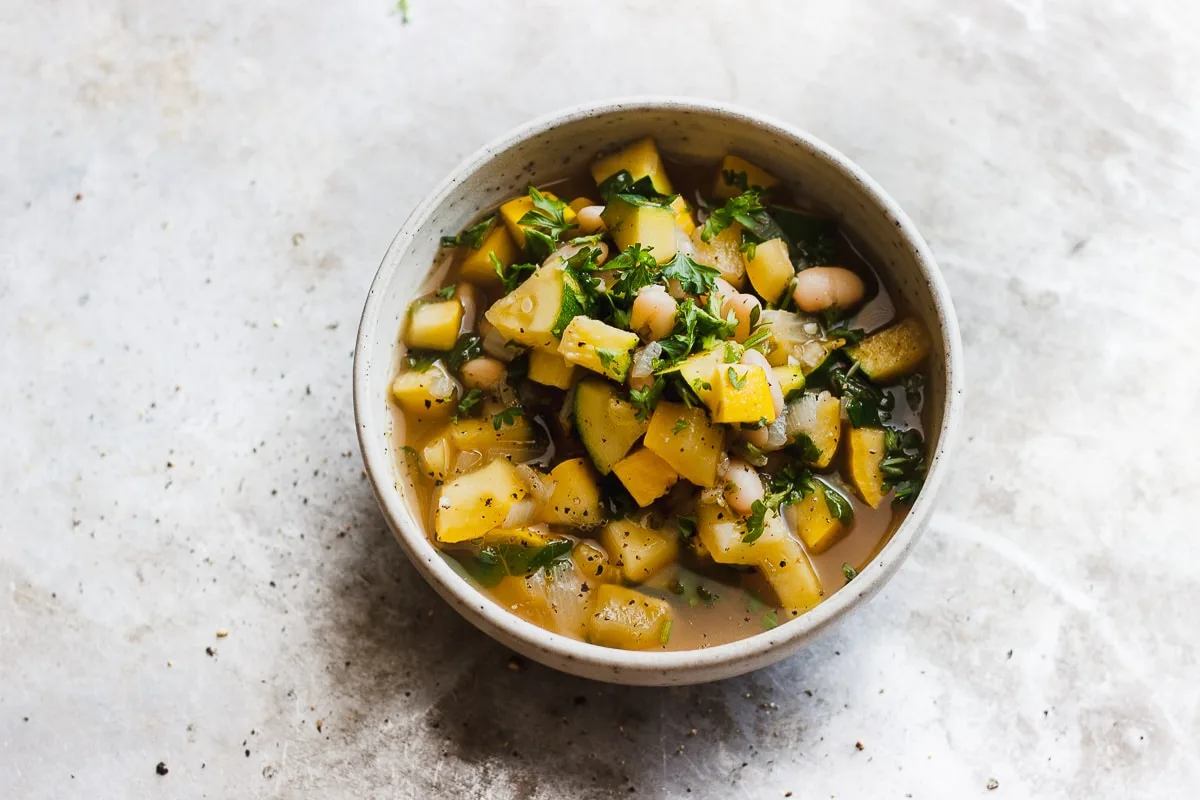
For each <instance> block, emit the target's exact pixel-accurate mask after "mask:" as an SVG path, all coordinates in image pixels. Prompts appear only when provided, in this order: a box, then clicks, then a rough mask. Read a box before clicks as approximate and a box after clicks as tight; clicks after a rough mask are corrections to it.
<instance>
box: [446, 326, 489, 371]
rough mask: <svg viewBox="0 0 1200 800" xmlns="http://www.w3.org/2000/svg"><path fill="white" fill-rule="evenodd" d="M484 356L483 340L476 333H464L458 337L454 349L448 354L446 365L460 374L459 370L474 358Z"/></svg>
mask: <svg viewBox="0 0 1200 800" xmlns="http://www.w3.org/2000/svg"><path fill="white" fill-rule="evenodd" d="M481 355H483V340H482V339H480V338H479V336H477V335H476V334H474V333H464V334H462V335H461V336H459V337H458V341H456V342H455V343H454V347H452V348H451V349H450V352H449V353H447V354H446V364H447V365H449V367H450V369H452V370H454V371H455V372H458V370H459V368H460V367H461V366H462V365H463V364H465V363H467V362H468V361H470V360H471V359H473V358H479V357H480V356H481Z"/></svg>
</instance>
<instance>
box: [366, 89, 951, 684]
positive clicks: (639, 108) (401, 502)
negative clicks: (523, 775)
mask: <svg viewBox="0 0 1200 800" xmlns="http://www.w3.org/2000/svg"><path fill="white" fill-rule="evenodd" d="M646 134H652V135H653V136H654V137H655V138H656V139H657V140H658V143H659V146H660V148H661V149H662V150H664V151H666V152H668V153H671V154H675V155H678V156H683V157H700V158H705V159H710V160H716V159H718V158H719V157H720V156H721V155H723V154H725V153H727V152H733V153H737V154H738V155H741V156H744V157H746V158H748V159H749V160H751V161H753V162H754V163H756V164H760V165H762V166H763V167H764V168H766V169H767V170H769V171H770V172H772V173H774V174H775V175H778V176H779V177H780V178H782V179H783V180H784V181H785V182H786V183H788V184H790V185H792V186H795V187H797V188H798V189H799V190H800V191H801V192H802V193H803V194H805V195H807V196H809V197H812V198H815V199H816V200H817V201H818V202H819V203H820V205H821V206H822V207H824V209H825V210H827V211H829V212H831V213H832V214H834V215H835V216H836V217H837V218H838V221H839V222H840V223H841V224H842V225H843V226H844V227H845V228H846V229H847V230H849V231H851V232H852V235H853V236H854V237H855V238H856V239H858V240H859V241H861V242H863V243H864V244H866V246H867V248H868V250H869V252H870V254H871V257H872V260H873V262H874V264H875V266H876V268H877V269H879V270H880V271H881V272H882V273H883V275H884V276H885V281H887V282H888V284H889V288H890V289H891V290H892V291H893V292H894V293H898V294H899V295H901V296H903V297H904V298H905V300H906V301H907V303H908V305H909V306H910V307H911V308H912V309H914V310H915V312H916V313H917V314H918V315H919V316H920V317H921V318H922V319H923V320H924V321H925V324H926V325H927V326H928V328H929V330H931V331H934V332H936V334H937V335H935V341H936V342H937V346H938V352H937V353H936V354H935V356H934V358H933V362H934V364H933V369H932V375H931V376H930V381H929V395H928V396H929V399H930V401H931V402H932V404H933V417H932V420H931V424H930V426H929V435H928V439H929V442H930V444H931V445H932V446H933V448H934V453H933V458H932V459H931V461H930V465H929V475H928V478H927V480H926V482H925V488H924V490H923V491H922V492H921V495H920V497H919V498H918V499H917V501H916V503H915V504H914V505H913V507H912V510H911V512H910V513H909V515H908V517H907V518H906V519H905V520H904V522H903V524H902V525H900V527H899V529H898V530H897V531H896V533H895V535H894V536H893V537H892V539H891V541H890V542H889V543H888V544H887V546H886V547H884V548H883V550H882V551H881V552H880V553H879V555H878V556H877V557H876V558H875V559H874V561H873V562H872V563H871V564H869V565H868V566H867V567H866V568H864V569H863V571H862V573H861V574H860V575H859V576H858V578H856V579H855V581H854V582H853V583H852V584H850V585H849V586H848V587H847V588H845V589H843V590H841V591H839V592H837V593H835V594H834V595H833V596H832V597H830V598H829V599H828V600H826V601H825V602H823V603H822V604H821V605H819V606H818V607H817V608H816V609H814V610H812V611H810V612H808V613H807V614H804V615H803V616H801V617H799V618H798V619H795V620H793V621H791V622H787V623H785V624H783V625H780V626H779V627H778V628H775V629H773V630H769V631H764V632H763V633H759V634H757V635H755V636H751V637H750V638H748V639H742V640H741V641H736V642H732V643H730V644H723V645H719V646H716V647H711V648H708V649H704V650H688V651H680V652H662V651H659V652H627V651H624V650H613V649H609V648H606V647H599V646H596V645H591V644H586V643H584V642H580V641H576V640H574V639H569V638H567V637H565V636H560V635H558V634H555V633H551V632H549V631H547V630H544V629H542V628H539V627H538V626H536V625H533V624H531V623H529V622H526V621H524V620H522V619H520V618H519V617H517V616H515V615H513V614H511V613H509V612H508V611H506V610H504V609H503V608H501V607H500V606H499V605H497V604H495V603H493V602H492V601H491V600H489V599H488V598H487V597H485V596H484V595H482V594H481V593H480V592H479V591H477V590H476V589H475V588H473V587H472V586H471V585H470V584H469V583H468V582H467V581H466V580H464V579H463V578H462V577H460V575H459V574H458V573H457V572H455V570H454V569H453V568H451V566H450V565H449V564H448V563H447V562H446V560H445V558H444V557H443V556H441V555H440V554H439V552H438V550H437V549H436V548H434V546H433V545H432V544H431V543H430V542H429V540H428V538H426V535H425V532H424V530H423V529H422V526H421V523H420V522H419V521H418V520H417V519H416V518H415V517H414V516H413V513H412V511H411V510H410V509H409V507H408V504H407V503H406V501H405V499H404V495H403V493H402V491H401V489H400V485H399V480H400V478H399V476H398V474H397V472H396V469H395V461H394V452H393V449H394V448H396V447H399V446H400V445H401V444H402V443H401V442H396V441H393V440H392V438H391V430H392V424H393V423H392V416H391V414H390V412H389V406H388V388H389V385H390V383H391V380H392V378H393V376H394V375H395V372H396V368H397V366H398V364H399V358H400V347H399V342H398V338H399V333H400V325H401V320H402V319H403V316H404V314H405V310H406V309H407V308H408V304H409V302H410V301H411V300H412V299H413V298H414V297H416V296H418V295H419V294H420V293H421V287H422V285H423V284H424V283H425V281H426V278H427V277H428V273H429V271H430V265H431V264H432V263H433V261H434V258H435V257H436V255H437V252H438V240H439V238H440V237H441V236H442V235H443V234H450V233H454V232H457V231H458V230H460V229H461V228H462V227H463V226H464V225H465V224H466V223H468V222H470V221H471V220H473V219H474V218H476V217H477V216H478V215H479V214H481V213H482V212H483V211H485V210H488V209H492V208H495V207H496V206H497V205H499V204H500V203H501V202H503V201H504V200H507V199H509V198H511V197H512V196H514V195H516V194H519V193H520V192H522V191H523V190H524V187H525V186H526V185H527V184H529V183H535V184H538V183H544V182H547V181H550V180H553V179H556V178H559V177H562V176H563V175H564V174H565V173H567V172H569V171H572V170H578V169H582V168H583V167H584V166H585V165H586V164H587V162H588V161H589V160H590V159H591V157H592V156H593V154H595V153H596V152H597V151H599V150H602V149H604V148H607V147H610V146H612V145H616V144H619V143H622V142H626V141H629V140H631V139H634V138H637V137H640V136H644V135H646ZM961 348H962V345H961V343H960V341H959V332H958V323H957V321H956V320H955V316H954V309H953V307H952V306H951V304H950V295H949V292H948V291H947V289H946V285H945V282H944V281H943V279H942V276H941V273H940V272H938V268H937V266H936V265H935V264H934V261H933V257H932V256H931V255H930V253H929V249H928V248H927V247H926V245H925V242H924V241H923V240H922V238H921V235H920V234H919V233H917V230H916V228H915V227H914V226H913V224H912V222H911V221H909V219H908V217H907V216H905V214H904V212H903V211H901V210H900V209H899V208H898V207H897V206H896V204H895V202H893V201H892V199H891V198H890V197H888V196H887V195H886V194H885V193H884V191H883V190H882V189H881V188H880V187H879V186H877V185H876V184H875V182H874V181H872V180H871V179H870V178H869V177H867V175H866V174H864V173H863V171H862V170H861V169H859V168H858V167H857V166H855V165H854V164H853V163H851V162H850V160H849V159H847V158H846V157H845V156H843V155H842V154H841V153H838V152H837V151H836V150H834V149H833V148H831V147H829V146H828V145H826V144H825V143H823V142H820V141H818V140H817V139H814V138H813V137H812V136H810V135H808V134H807V133H804V132H803V131H800V130H797V129H795V128H792V127H790V126H788V125H785V124H783V123H781V122H777V121H775V120H771V119H767V118H764V117H762V116H759V115H757V114H753V113H751V112H749V111H745V110H741V109H737V108H733V107H730V106H726V105H722V104H717V103H710V102H704V101H697V100H691V99H675V98H634V99H628V100H614V101H610V102H605V103H599V104H595V105H587V106H579V107H576V108H571V109H567V110H566V111H562V112H560V113H557V114H553V115H551V116H548V117H543V118H541V119H538V120H535V121H533V122H530V123H529V124H527V125H525V126H523V127H521V128H519V129H517V130H515V131H513V132H511V133H509V134H507V135H505V136H503V137H502V138H500V139H499V140H498V141H496V142H493V143H492V144H489V145H488V146H486V147H484V148H483V149H482V150H480V151H479V152H477V153H475V154H474V155H472V156H471V157H470V158H468V159H467V160H466V161H465V162H464V163H462V164H461V165H459V167H458V168H457V169H455V170H454V171H453V172H452V173H451V174H450V176H449V177H447V178H446V180H444V181H443V182H442V183H441V185H439V186H438V187H437V188H436V189H434V190H433V192H432V193H431V194H430V195H429V196H428V197H427V198H426V199H425V200H424V201H423V202H422V203H421V204H420V205H419V206H417V207H416V209H414V210H413V212H412V214H411V215H409V218H408V220H407V221H406V222H405V223H404V226H403V227H402V228H401V229H400V232H399V233H398V234H396V238H395V239H394V240H393V241H392V245H391V247H390V248H388V251H387V255H385V256H384V259H383V264H382V265H380V267H379V272H378V273H377V274H376V275H375V281H374V283H373V284H372V285H371V291H370V294H369V295H368V296H367V303H366V308H365V309H364V310H363V316H362V322H361V324H360V326H359V331H358V345H357V348H356V350H355V356H354V411H355V418H356V420H357V423H358V438H359V443H360V445H361V447H362V452H363V460H364V461H365V463H366V468H367V473H368V475H370V478H371V484H372V486H374V488H375V493H376V496H377V497H378V498H379V504H380V506H381V507H382V509H383V513H384V515H385V516H386V517H387V521H388V524H389V525H390V526H391V528H392V530H393V531H394V532H395V534H396V538H397V540H399V542H400V545H401V546H402V547H403V548H404V550H405V552H406V553H407V554H408V556H409V558H410V559H411V560H412V562H413V563H414V564H415V565H416V566H417V569H419V570H420V571H421V574H423V575H424V576H425V579H426V580H428V581H429V582H430V583H431V584H432V585H433V587H434V588H435V589H436V590H437V591H438V593H439V594H441V596H442V597H444V598H445V599H446V601H447V602H448V603H450V605H452V606H454V608H455V609H457V610H458V612H459V613H460V614H462V615H463V616H464V617H466V618H467V619H468V620H470V621H471V622H472V623H474V624H475V625H476V626H477V627H478V628H479V629H480V630H482V631H484V632H485V633H487V634H488V635H489V636H491V637H493V638H494V639H496V640H498V641H500V642H502V643H504V644H505V645H507V646H508V647H511V648H512V649H513V650H516V651H517V652H519V653H522V654H524V655H526V656H528V657H529V658H532V659H534V660H536V661H540V662H542V663H543V664H546V665H548V666H550V667H554V668H556V669H561V670H563V671H565V672H571V673H574V674H576V675H582V676H584V677H587V678H594V679H597V680H603V681H610V682H614V683H626V684H650V685H667V684H686V683H699V682H703V681H712V680H718V679H720V678H727V677H730V676H733V675H739V674H742V673H745V672H749V671H750V670H754V669H758V668H759V667H763V666H766V665H768V664H772V663H774V662H776V661H778V660H780V659H782V658H785V657H787V656H789V655H791V654H792V653H794V652H796V651H797V650H798V649H799V648H800V647H801V646H803V645H804V644H805V643H806V642H808V641H809V640H810V639H812V638H813V637H814V636H816V635H817V634H818V633H819V632H821V631H822V630H824V629H825V628H826V627H827V626H829V625H830V624H831V623H833V622H834V621H836V620H837V619H839V618H840V617H841V616H842V615H843V614H845V613H846V612H848V611H849V610H850V609H852V608H854V607H855V606H857V605H859V604H861V603H863V602H865V601H866V600H867V599H868V598H869V597H870V596H871V595H873V594H874V593H875V592H876V591H878V590H879V588H880V587H881V586H883V584H884V583H885V582H886V581H887V580H888V579H889V578H891V576H892V575H893V574H894V573H895V571H896V570H897V569H898V568H899V566H900V564H901V562H903V561H904V559H905V557H906V556H907V555H908V553H909V551H910V550H911V549H912V548H913V546H914V545H915V544H916V541H917V538H918V537H919V535H920V533H921V531H922V530H923V529H924V527H925V524H926V522H927V520H928V519H929V515H930V512H931V510H932V508H933V504H934V502H935V501H936V500H937V495H938V490H939V489H940V488H941V485H942V480H943V478H944V477H945V474H946V470H947V469H948V463H947V460H948V456H949V452H948V451H949V448H950V446H951V445H952V444H953V441H954V438H955V430H956V428H957V427H958V420H959V416H960V414H961V406H962V397H961V395H962V377H961V362H962V356H961V354H960V350H961Z"/></svg>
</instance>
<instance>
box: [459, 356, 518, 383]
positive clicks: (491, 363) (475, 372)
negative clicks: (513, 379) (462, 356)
mask: <svg viewBox="0 0 1200 800" xmlns="http://www.w3.org/2000/svg"><path fill="white" fill-rule="evenodd" d="M507 373H508V370H507V369H505V367H504V364H503V363H501V362H499V361H497V360H496V359H494V358H488V357H486V356H483V357H481V358H472V359H471V360H470V361H467V362H466V363H464V364H463V365H462V366H461V367H459V370H458V374H459V375H460V376H461V377H462V382H463V385H464V386H466V387H467V388H468V389H480V390H482V391H491V390H494V389H495V388H496V387H497V386H499V385H500V384H501V383H503V382H504V378H505V376H506V375H507Z"/></svg>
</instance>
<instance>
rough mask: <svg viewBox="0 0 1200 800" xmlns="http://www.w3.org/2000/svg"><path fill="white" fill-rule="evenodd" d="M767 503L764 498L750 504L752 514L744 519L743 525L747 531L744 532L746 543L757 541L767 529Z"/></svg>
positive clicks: (743, 537) (743, 536) (743, 539)
mask: <svg viewBox="0 0 1200 800" xmlns="http://www.w3.org/2000/svg"><path fill="white" fill-rule="evenodd" d="M767 510H768V509H767V504H766V503H765V502H763V501H762V500H755V501H754V502H753V503H752V504H751V505H750V515H749V516H748V517H746V518H745V519H744V520H742V525H743V526H744V527H745V529H746V532H745V533H743V534H742V541H743V542H744V543H746V544H753V543H754V542H757V541H758V540H759V539H760V538H761V537H762V535H763V533H764V532H765V531H766V521H767Z"/></svg>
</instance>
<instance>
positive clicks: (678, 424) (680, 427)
mask: <svg viewBox="0 0 1200 800" xmlns="http://www.w3.org/2000/svg"><path fill="white" fill-rule="evenodd" d="M690 427H692V423H690V422H688V421H687V420H686V419H684V418H683V417H680V418H679V419H677V420H675V425H674V426H672V428H671V433H673V434H676V435H678V434H679V433H681V432H683V431H685V430H687V429H688V428H690Z"/></svg>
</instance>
